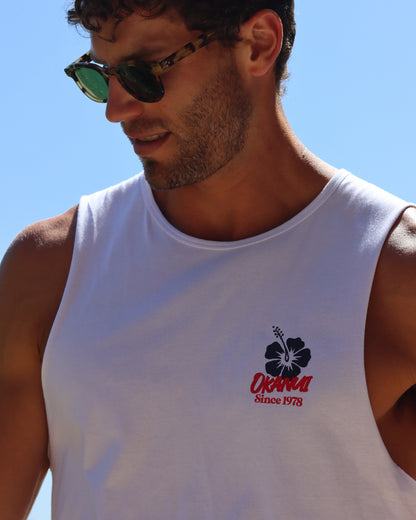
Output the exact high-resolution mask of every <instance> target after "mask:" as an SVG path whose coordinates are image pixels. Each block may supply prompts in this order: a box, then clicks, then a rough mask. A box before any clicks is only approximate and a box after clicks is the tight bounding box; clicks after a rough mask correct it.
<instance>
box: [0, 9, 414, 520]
mask: <svg viewBox="0 0 416 520" xmlns="http://www.w3.org/2000/svg"><path fill="white" fill-rule="evenodd" d="M138 23H140V24H141V25H140V31H137V30H136V25H137V24H138ZM117 31H118V34H117V38H116V39H115V40H114V38H113V42H109V41H108V40H109V39H110V38H105V36H106V34H111V35H113V32H114V27H113V26H112V25H111V21H109V22H107V24H104V27H103V31H102V34H101V35H100V36H93V37H92V47H93V51H94V53H95V55H96V56H98V57H99V58H101V60H102V61H103V62H106V63H109V64H110V65H114V64H115V63H117V62H119V61H121V60H122V59H123V58H125V55H126V54H129V53H131V48H133V47H134V46H136V47H138V48H140V46H141V45H143V42H144V41H147V42H149V41H151V42H153V41H155V42H157V37H158V35H160V34H162V35H163V37H164V41H163V44H162V43H161V45H162V47H161V48H160V49H158V52H160V56H165V55H168V54H169V51H172V50H175V49H177V48H179V47H180V46H181V45H183V44H184V43H186V42H187V41H191V40H192V38H193V37H194V36H195V32H192V31H188V30H187V29H186V27H185V26H184V24H183V23H182V22H181V21H180V20H178V19H175V17H167V16H161V17H159V18H155V19H152V20H151V21H149V20H148V21H146V22H143V20H141V19H140V17H138V18H137V17H136V15H133V16H132V17H130V18H129V19H127V20H125V21H123V22H122V23H120V24H119V25H118V28H117ZM138 34H139V35H142V36H140V37H138V36H137V35H138ZM133 35H134V36H133ZM241 36H242V41H241V42H240V43H239V44H237V45H236V48H235V49H234V50H233V51H232V52H233V53H234V58H235V62H236V64H237V66H238V70H239V73H240V75H241V79H242V81H243V83H244V86H245V88H246V89H247V92H249V94H250V97H251V99H252V102H253V107H254V110H253V117H252V120H251V125H250V128H249V131H248V135H247V141H246V145H245V148H244V150H242V152H241V153H240V154H238V156H236V157H234V158H233V159H232V161H230V163H229V164H227V165H225V166H224V167H223V168H222V169H221V171H219V172H217V173H216V174H215V175H212V176H211V177H210V178H208V179H206V180H204V181H202V182H199V183H197V184H195V185H192V186H183V187H181V188H177V189H174V190H166V191H154V196H155V200H156V202H157V204H158V205H159V207H160V209H161V211H162V212H163V214H164V215H165V217H166V218H167V219H168V220H169V221H170V222H171V223H172V224H173V225H175V226H176V227H177V228H178V229H180V230H181V231H183V232H185V233H188V234H190V235H193V236H197V237H199V238H204V239H209V240H238V239H242V238H246V237H248V236H253V235H256V234H259V233H262V232H265V231H267V230H269V229H271V228H273V227H275V226H278V225H280V224H282V223H283V222H285V221H287V220H288V219H289V218H291V217H293V216H294V215H295V214H296V213H298V212H299V211H300V210H301V209H302V208H303V207H305V206H306V205H307V204H308V203H309V202H311V201H312V200H313V199H314V198H315V197H316V195H317V194H318V193H319V192H320V191H321V190H322V188H323V187H324V186H325V184H326V183H327V182H328V180H329V179H330V178H331V177H332V175H333V174H334V171H335V170H334V169H333V168H332V167H330V166H328V165H327V164H325V163H323V162H322V161H320V160H319V159H317V158H316V157H315V156H313V155H312V154H311V153H310V152H309V151H308V150H307V149H306V148H305V147H304V146H303V145H302V144H301V143H300V142H299V140H298V139H297V138H296V136H295V135H294V133H293V132H292V130H291V129H290V127H289V124H288V123H287V121H286V118H285V116H284V113H283V109H282V107H281V105H280V103H279V102H277V104H276V99H275V89H274V76H273V63H274V60H275V59H276V57H277V55H278V53H279V51H280V44H281V39H282V29H281V24H280V20H279V19H278V17H277V16H276V15H275V14H274V13H272V12H271V11H261V12H260V13H257V14H256V15H255V16H254V17H253V18H252V19H250V20H249V21H248V22H246V23H245V24H244V25H243V26H242V28H241ZM137 38H138V39H137ZM140 38H143V40H140ZM163 45H164V47H163ZM221 52H222V51H221V48H220V47H219V45H218V44H215V43H214V44H211V45H210V46H208V47H206V48H205V49H202V50H201V51H199V52H198V53H196V54H195V55H194V56H193V57H192V58H188V60H189V61H188V63H187V64H186V62H185V61H184V62H183V64H181V65H177V66H175V67H178V68H179V67H181V72H180V74H179V73H178V74H176V73H175V71H174V68H172V72H169V73H167V74H166V76H167V77H166V79H165V78H164V82H165V87H166V95H165V97H164V98H163V99H162V101H160V102H159V103H156V104H153V105H152V106H151V105H145V104H143V103H141V102H139V101H137V100H135V99H134V98H132V97H131V96H130V95H129V94H128V93H126V91H124V90H123V89H122V87H121V86H120V85H119V84H118V83H117V81H116V80H114V79H113V78H112V80H111V81H110V97H109V102H108V104H107V117H108V119H109V120H110V121H114V122H130V121H132V120H136V121H140V120H141V118H145V119H147V120H149V121H150V120H152V119H153V120H157V121H166V122H167V123H166V125H165V126H163V125H162V124H161V123H159V126H158V127H156V128H153V129H151V130H149V129H148V130H147V131H148V134H147V135H149V134H150V135H156V134H159V133H163V132H166V131H167V130H168V131H169V132H171V135H170V137H169V143H168V144H167V145H164V147H165V148H166V153H165V152H164V151H163V150H164V148H163V147H162V149H161V151H160V152H158V154H159V155H158V156H157V158H158V160H160V163H161V164H162V165H163V164H164V161H168V160H169V157H170V156H171V154H172V152H174V151H175V146H176V139H177V136H176V135H175V132H173V131H172V128H173V127H172V126H170V124H171V123H172V124H173V122H175V124H176V123H177V122H178V121H180V119H178V118H177V117H176V114H175V112H174V110H176V108H177V107H178V106H179V107H180V106H181V104H183V105H186V99H191V98H192V97H193V96H194V95H195V93H197V90H198V88H201V85H203V84H204V82H205V83H206V82H207V81H208V79H209V78H210V75H211V74H212V70H214V68H215V63H216V62H217V61H218V60H219V59H221ZM160 56H159V57H160ZM154 58H157V56H154ZM196 70H197V71H198V74H195V71H196ZM168 74H169V76H168ZM181 89H182V90H183V89H184V90H185V93H184V94H182V98H181V95H180V93H181ZM174 107H175V108H174ZM178 110H179V109H178ZM178 124H179V123H178ZM162 126H163V127H162ZM175 128H179V129H180V128H181V127H180V126H177V125H176V126H175ZM178 132H179V130H178ZM259 161H261V165H262V168H261V171H259V168H258V164H259ZM76 211H77V210H76V208H72V209H71V210H69V211H68V212H67V213H65V214H64V215H61V216H59V217H56V218H53V219H50V220H47V221H43V222H40V223H37V224H34V225H32V226H30V227H29V228H27V229H25V230H24V231H23V232H22V233H21V234H20V235H19V236H18V237H17V239H16V240H15V241H14V243H13V244H12V245H11V247H10V249H9V251H8V252H7V254H6V256H5V258H4V260H3V263H2V265H1V269H0V461H1V464H0V518H1V520H21V519H23V518H26V516H27V514H28V512H29V510H30V507H31V505H32V503H33V500H34V498H35V496H36V493H37V491H38V489H39V487H40V485H41V482H42V480H43V478H44V475H45V473H46V471H47V468H48V465H49V463H48V455H47V444H48V432H47V424H46V416H45V407H44V401H43V394H42V387H41V367H42V359H43V353H44V350H45V346H46V343H47V339H48V336H49V332H50V330H51V327H52V324H53V321H54V319H55V316H56V313H57V310H58V307H59V304H60V301H61V298H62V294H63V291H64V288H65V284H66V280H67V276H68V272H69V268H70V263H71V258H72V252H73V244H74V236H75V223H76ZM247 215H250V219H248V218H247ZM415 296H416V210H415V209H412V208H410V209H408V210H406V211H405V212H404V214H403V215H402V216H401V218H400V219H399V220H398V221H397V223H396V224H395V226H394V228H393V230H392V231H391V233H390V234H389V236H388V238H387V240H386V243H385V244H384V247H383V250H382V253H381V256H380V260H379V263H378V267H377V272H376V275H375V279H374V285H373V289H372V292H371V299H370V304H369V309H368V318H367V326H366V338H365V369H366V375H367V385H368V391H369V397H370V402H371V406H372V409H373V413H374V417H375V420H376V422H377V424H378V427H379V431H380V434H381V436H382V438H383V440H384V443H385V445H386V448H387V450H388V451H389V453H390V454H391V456H392V458H393V460H394V461H395V462H396V463H397V464H398V465H399V466H401V468H402V469H403V470H404V471H406V472H407V473H408V474H409V475H410V476H412V477H413V478H415V479H416V443H415V441H414V439H416V399H415V395H416V392H415V384H416V344H415V343H416V340H415V338H416V297H415Z"/></svg>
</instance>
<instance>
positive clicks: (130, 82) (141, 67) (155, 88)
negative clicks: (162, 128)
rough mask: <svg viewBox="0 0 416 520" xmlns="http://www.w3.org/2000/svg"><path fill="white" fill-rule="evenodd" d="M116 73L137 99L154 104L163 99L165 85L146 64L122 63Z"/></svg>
mask: <svg viewBox="0 0 416 520" xmlns="http://www.w3.org/2000/svg"><path fill="white" fill-rule="evenodd" d="M116 71H117V76H118V78H119V81H120V82H121V83H122V85H123V86H124V88H125V89H126V90H128V91H129V92H130V94H132V95H133V96H134V97H135V98H136V99H139V100H140V101H145V102H146V103H154V102H156V101H160V100H161V99H162V97H163V94H164V89H163V85H162V83H161V82H160V80H159V79H158V78H156V77H155V76H154V75H153V74H152V73H151V71H150V68H149V67H148V66H147V65H146V64H144V63H143V64H137V63H136V64H134V65H129V64H126V63H121V64H120V65H119V66H118V67H116Z"/></svg>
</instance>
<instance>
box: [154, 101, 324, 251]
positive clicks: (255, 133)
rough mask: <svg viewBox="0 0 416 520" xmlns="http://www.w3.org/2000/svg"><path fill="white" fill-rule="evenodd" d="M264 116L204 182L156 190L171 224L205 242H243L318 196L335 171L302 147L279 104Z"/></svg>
mask: <svg viewBox="0 0 416 520" xmlns="http://www.w3.org/2000/svg"><path fill="white" fill-rule="evenodd" d="M266 117H267V118H268V119H269V121H267V123H266V124H265V122H264V119H263V121H258V123H257V124H256V122H255V121H254V122H253V124H252V125H251V128H250V131H249V135H248V138H247V143H246V146H245V148H244V150H243V151H242V152H241V153H239V154H238V156H236V157H234V158H233V160H232V161H231V162H230V163H229V164H227V166H226V167H224V168H222V169H221V170H219V171H218V172H216V173H215V174H214V175H212V176H211V177H209V178H208V179H206V180H204V181H202V182H199V183H197V184H194V185H189V186H184V187H181V188H176V189H173V190H167V191H154V196H155V200H156V203H157V204H158V206H159V208H160V209H161V211H162V213H163V214H164V216H165V217H166V218H167V220H168V221H169V222H171V224H172V225H174V226H175V227H176V228H177V229H179V230H180V231H182V232H184V233H186V234H188V235H191V236H195V237H197V238H202V239H206V240H216V241H233V240H241V239H243V238H247V237H250V236H255V235H258V234H260V233H264V232H266V231H268V230H270V229H273V228H274V227H276V226H278V225H280V224H282V223H284V222H286V221H287V220H289V219H290V218H292V217H293V216H295V215H296V214H297V213H298V212H299V211H301V210H302V209H303V208H304V207H305V206H307V205H308V204H309V203H310V202H311V201H312V200H313V199H314V198H315V197H316V196H317V195H318V193H319V192H320V191H321V190H322V189H323V187H324V186H325V184H326V183H327V182H328V180H329V179H330V177H331V176H332V175H333V174H334V168H332V167H330V166H329V165H327V164H325V163H324V162H322V161H320V160H319V159H318V158H316V157H315V156H314V155H313V154H312V153H311V152H309V150H307V149H306V148H305V147H304V146H303V145H302V144H301V142H300V141H299V140H298V139H297V137H296V136H295V134H294V133H293V131H292V130H291V128H290V127H289V124H288V123H287V121H286V118H285V116H284V113H283V110H282V108H281V106H280V104H278V105H277V107H276V112H275V113H274V114H273V117H270V116H266ZM259 129H261V130H259Z"/></svg>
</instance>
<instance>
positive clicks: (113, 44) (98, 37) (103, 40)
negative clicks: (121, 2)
mask: <svg viewBox="0 0 416 520" xmlns="http://www.w3.org/2000/svg"><path fill="white" fill-rule="evenodd" d="M100 25H101V31H100V32H99V33H91V35H90V37H91V50H92V54H93V56H94V57H95V58H96V59H97V60H98V61H100V62H103V63H107V64H109V65H114V64H116V63H118V62H120V61H123V60H127V59H131V58H140V59H143V60H150V59H161V58H164V57H165V54H164V53H167V54H169V53H171V52H173V51H175V50H176V46H178V47H180V46H181V45H184V44H185V43H187V42H188V39H189V38H192V35H193V34H196V33H195V31H189V30H188V29H187V28H186V26H185V23H184V22H183V20H182V19H180V18H179V16H178V15H176V14H174V13H163V14H162V15H160V16H157V17H153V18H151V17H146V16H142V15H140V14H138V13H133V14H132V15H130V16H129V17H128V18H125V19H124V20H122V21H116V20H114V19H109V20H107V21H105V22H101V23H100Z"/></svg>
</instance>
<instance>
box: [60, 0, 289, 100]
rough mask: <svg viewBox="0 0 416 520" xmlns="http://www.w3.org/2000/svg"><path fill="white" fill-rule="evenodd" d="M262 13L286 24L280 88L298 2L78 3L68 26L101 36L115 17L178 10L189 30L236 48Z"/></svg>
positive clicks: (78, 0) (82, 0)
mask: <svg viewBox="0 0 416 520" xmlns="http://www.w3.org/2000/svg"><path fill="white" fill-rule="evenodd" d="M261 9H272V10H273V11H275V12H276V13H277V14H278V15H279V17H280V19H281V20H282V24H283V31H284V40H283V46H282V50H281V52H280V55H279V57H278V58H277V60H276V66H275V71H276V87H277V89H278V90H279V89H280V86H281V82H282V81H284V80H285V79H287V77H288V72H287V61H288V59H289V56H290V53H291V51H292V47H293V43H294V41H295V34H296V24H295V19H294V0H75V2H74V5H73V7H72V8H71V9H69V10H68V13H67V16H68V22H69V23H70V24H71V25H81V26H82V27H84V28H85V29H86V30H88V31H93V32H98V31H100V29H101V26H100V24H99V21H100V20H101V21H106V20H108V18H110V17H113V18H115V19H116V20H123V19H124V18H126V17H128V16H129V15H131V14H132V13H133V12H135V11H137V10H139V11H140V12H141V13H142V14H143V15H144V16H149V17H154V16H159V15H161V14H162V13H163V12H164V11H167V10H174V11H176V12H177V13H178V14H179V15H180V16H181V18H182V19H183V20H184V22H185V25H186V26H187V28H188V29H189V30H200V31H201V32H211V31H215V33H216V34H217V35H218V37H219V38H218V39H219V40H221V41H222V43H223V45H228V46H232V45H233V44H234V42H236V41H238V40H239V36H238V35H239V30H240V25H241V24H242V23H244V22H245V21H247V20H248V19H250V18H251V17H252V16H253V15H254V14H255V13H256V12H258V11H260V10H261Z"/></svg>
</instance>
